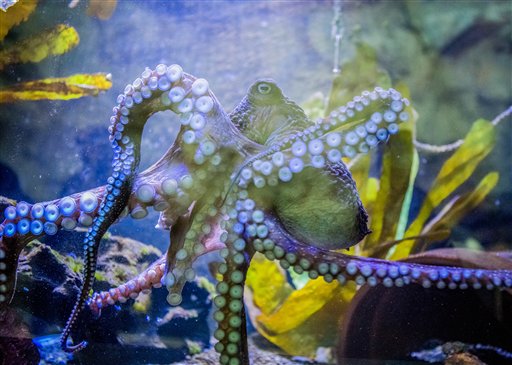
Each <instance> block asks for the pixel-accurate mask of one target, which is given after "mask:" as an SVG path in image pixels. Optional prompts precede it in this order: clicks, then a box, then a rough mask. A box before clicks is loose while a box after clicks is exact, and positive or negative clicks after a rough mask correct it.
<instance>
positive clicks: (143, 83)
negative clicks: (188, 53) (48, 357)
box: [61, 65, 216, 352]
mask: <svg viewBox="0 0 512 365" xmlns="http://www.w3.org/2000/svg"><path fill="white" fill-rule="evenodd" d="M212 96H213V94H211V92H210V91H209V87H208V82H207V81H206V80H204V79H195V78H194V77H193V76H191V75H188V74H185V73H184V72H183V70H182V68H181V67H180V66H178V65H172V66H169V67H167V66H165V65H158V66H157V67H156V69H155V70H150V69H149V68H147V69H146V70H145V71H144V72H143V73H142V75H141V78H138V79H136V80H135V81H134V82H133V85H128V86H126V88H125V90H124V93H123V94H121V95H119V97H118V99H117V101H118V103H119V104H118V106H116V107H114V109H113V111H114V115H113V116H112V117H111V126H110V127H109V132H110V137H109V139H110V142H111V145H112V148H113V151H114V158H113V162H112V169H113V172H112V174H111V176H110V177H109V178H108V184H107V187H106V190H107V193H106V197H105V199H104V200H103V201H102V203H101V205H100V209H99V212H98V216H96V217H95V219H94V222H93V226H92V227H91V228H90V229H89V231H88V232H87V234H86V236H85V239H84V244H83V245H84V250H85V253H86V259H85V265H84V266H85V268H84V276H85V277H84V284H83V286H82V288H81V291H80V293H79V295H78V299H77V302H76V303H75V306H74V308H73V311H72V312H71V315H70V317H69V320H68V322H67V324H66V326H65V328H64V331H63V334H62V338H61V345H62V348H63V349H64V350H65V351H67V352H74V351H77V350H80V349H82V348H83V347H85V346H86V343H84V342H82V343H80V344H78V345H75V346H70V347H68V345H67V339H68V337H69V335H70V333H71V330H72V328H73V325H74V323H75V322H76V320H77V317H78V315H79V314H80V311H81V310H82V308H83V306H84V304H85V302H86V300H87V299H88V297H89V290H90V289H91V287H92V285H93V282H94V272H95V266H96V259H97V251H98V246H99V243H100V240H101V237H102V236H103V234H104V233H105V232H106V231H107V229H108V227H109V226H110V225H112V224H113V223H114V222H115V220H116V219H117V218H118V217H119V215H120V214H121V212H122V211H123V209H124V208H125V206H126V205H127V203H128V199H129V197H130V194H131V191H132V187H133V181H134V178H135V175H136V173H137V169H138V165H139V161H140V141H141V137H142V130H143V128H144V125H145V123H146V121H147V119H148V118H149V117H150V116H151V115H152V114H153V113H155V112H157V111H161V110H165V109H171V110H173V111H174V112H176V113H177V114H179V115H182V116H183V118H182V120H181V123H182V124H184V125H186V128H185V129H186V131H184V132H183V140H184V142H185V143H187V144H193V143H194V142H195V140H196V139H201V137H202V136H201V134H203V133H204V132H205V129H207V127H209V126H207V125H206V119H205V115H207V114H208V113H210V112H212V111H215V110H216V109H214V98H213V97H212ZM198 137H199V138H198ZM207 142H210V141H207ZM204 143H206V142H204ZM210 144H211V145H212V147H211V148H210V149H213V150H214V149H215V145H214V143H213V142H210ZM162 189H163V190H165V187H164V186H162ZM136 194H137V196H138V198H139V199H140V200H142V201H144V202H149V201H151V200H153V199H154V191H153V189H151V186H149V185H148V186H146V185H142V186H140V187H138V188H137V192H136Z"/></svg>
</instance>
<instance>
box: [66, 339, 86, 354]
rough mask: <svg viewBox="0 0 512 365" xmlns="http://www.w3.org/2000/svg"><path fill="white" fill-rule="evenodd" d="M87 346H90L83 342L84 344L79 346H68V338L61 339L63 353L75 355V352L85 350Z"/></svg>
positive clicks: (81, 343)
mask: <svg viewBox="0 0 512 365" xmlns="http://www.w3.org/2000/svg"><path fill="white" fill-rule="evenodd" d="M87 345H88V342H87V341H82V342H80V343H79V344H77V345H72V346H68V344H67V336H66V337H63V338H62V339H61V347H62V351H64V352H67V353H70V354H73V353H75V352H78V351H81V350H83V349H84V348H86V347H87Z"/></svg>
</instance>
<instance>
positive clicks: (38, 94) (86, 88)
mask: <svg viewBox="0 0 512 365" xmlns="http://www.w3.org/2000/svg"><path fill="white" fill-rule="evenodd" d="M111 86H112V81H111V78H110V74H105V73H97V74H76V75H72V76H69V77H63V78H48V79H44V80H36V81H29V82H23V83H20V84H16V85H13V86H10V87H8V88H5V89H1V90H0V103H10V102H13V101H19V100H43V99H50V100H69V99H77V98H81V97H83V96H96V95H98V93H99V92H100V91H104V90H108V89H109V88H110V87H111Z"/></svg>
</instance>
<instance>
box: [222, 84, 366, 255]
mask: <svg viewBox="0 0 512 365" xmlns="http://www.w3.org/2000/svg"><path fill="white" fill-rule="evenodd" d="M262 91H264V93H262ZM230 118H231V120H232V121H233V124H235V126H237V128H239V129H240V131H241V132H242V133H243V134H244V135H245V136H247V137H248V138H250V139H252V140H254V141H255V142H257V143H260V144H265V145H267V146H271V145H272V144H275V143H278V142H279V141H282V140H283V139H285V138H286V137H290V136H294V135H296V134H298V133H300V132H301V131H304V130H305V129H307V128H308V127H310V126H312V125H313V122H312V121H311V120H310V119H309V118H308V117H307V116H306V114H305V113H304V111H303V110H302V109H301V108H300V107H299V106H298V105H297V104H295V103H294V102H293V101H291V100H289V99H288V98H287V97H285V96H284V95H283V92H282V91H281V89H280V88H279V87H278V86H277V85H276V84H275V82H274V81H273V80H270V79H263V80H258V81H257V82H255V83H254V84H253V85H252V86H251V87H250V88H249V90H248V93H247V95H246V96H245V97H244V98H243V100H242V101H241V102H240V104H239V105H238V106H237V107H236V108H235V109H234V110H233V112H232V113H231V114H230ZM250 195H251V196H253V198H254V199H255V200H256V201H257V202H258V205H259V206H262V207H265V209H267V210H269V211H272V212H274V213H275V214H276V215H277V217H279V219H280V220H281V223H282V224H283V226H284V227H285V228H286V229H287V230H288V231H289V232H290V233H291V234H292V235H294V236H295V237H298V238H300V239H301V240H302V241H304V242H307V243H310V244H312V245H316V246H320V247H324V248H327V249H335V248H342V247H350V246H353V245H355V244H356V243H357V242H359V241H361V240H362V239H363V238H364V236H366V235H367V234H368V233H370V230H369V229H368V226H367V222H368V215H367V213H366V211H365V209H364V207H363V204H362V203H361V200H360V199H359V194H358V192H357V189H356V184H355V182H354V180H353V179H352V175H351V174H350V171H349V170H348V168H347V167H346V165H345V164H344V163H343V162H342V161H339V162H337V163H331V162H328V163H327V164H326V166H325V168H323V169H322V171H321V173H319V172H318V170H317V169H314V168H306V169H305V170H304V171H303V172H302V173H301V174H299V175H298V176H296V177H294V179H292V181H290V182H288V183H281V184H279V185H278V186H276V187H267V188H266V189H264V190H263V191H261V190H260V189H256V188H252V189H251V191H250Z"/></svg>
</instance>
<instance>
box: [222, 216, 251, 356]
mask: <svg viewBox="0 0 512 365" xmlns="http://www.w3.org/2000/svg"><path fill="white" fill-rule="evenodd" d="M224 223H225V224H224V226H225V227H226V229H227V237H226V247H225V248H223V249H222V250H221V256H222V257H224V259H225V263H223V264H221V265H220V267H219V273H220V274H221V275H222V280H221V281H220V282H219V283H218V284H217V287H216V288H217V292H218V295H217V296H216V297H215V299H214V300H213V303H214V305H215V307H216V308H217V310H216V312H215V313H214V319H215V321H217V322H218V326H217V330H216V331H215V333H214V337H215V338H216V339H217V340H218V342H217V343H216V344H215V349H216V351H217V352H218V353H219V354H220V363H221V364H223V365H225V364H231V365H241V364H249V354H248V350H247V329H246V323H245V307H244V301H243V294H244V285H245V279H246V274H247V270H248V268H249V262H250V261H251V258H252V255H253V254H254V250H252V249H251V248H250V247H248V246H247V242H246V240H245V239H244V238H243V236H242V232H241V229H243V228H242V225H241V224H240V223H239V222H237V217H234V218H228V220H227V221H225V222H224Z"/></svg>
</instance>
